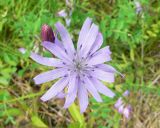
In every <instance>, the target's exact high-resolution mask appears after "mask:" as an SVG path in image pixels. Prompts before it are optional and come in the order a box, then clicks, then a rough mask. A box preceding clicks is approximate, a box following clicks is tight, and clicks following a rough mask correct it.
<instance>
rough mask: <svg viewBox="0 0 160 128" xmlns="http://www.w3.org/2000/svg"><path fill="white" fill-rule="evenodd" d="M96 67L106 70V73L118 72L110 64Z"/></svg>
mask: <svg viewBox="0 0 160 128" xmlns="http://www.w3.org/2000/svg"><path fill="white" fill-rule="evenodd" d="M96 67H98V68H99V69H101V70H104V71H106V72H111V73H115V72H117V71H116V69H115V68H113V67H112V66H110V65H108V64H99V65H96Z"/></svg>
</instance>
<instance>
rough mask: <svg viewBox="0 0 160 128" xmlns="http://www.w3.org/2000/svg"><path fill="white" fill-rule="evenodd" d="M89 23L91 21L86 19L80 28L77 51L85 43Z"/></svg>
mask: <svg viewBox="0 0 160 128" xmlns="http://www.w3.org/2000/svg"><path fill="white" fill-rule="evenodd" d="M91 22H92V19H91V18H87V19H86V20H85V22H84V24H83V26H82V28H81V31H80V33H79V38H78V43H77V48H78V50H79V49H80V47H81V46H82V44H83V43H84V41H85V37H86V35H87V33H88V32H89V29H90V26H91Z"/></svg>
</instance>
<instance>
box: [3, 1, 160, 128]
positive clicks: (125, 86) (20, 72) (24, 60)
mask: <svg viewBox="0 0 160 128" xmlns="http://www.w3.org/2000/svg"><path fill="white" fill-rule="evenodd" d="M86 17H91V18H92V19H93V21H94V22H95V23H96V24H98V25H99V27H100V31H101V32H102V34H103V38H104V42H103V46H102V47H104V46H106V45H109V46H110V49H111V51H112V61H111V62H110V63H109V64H110V65H112V66H114V67H115V68H116V69H117V70H118V71H119V72H121V73H122V74H124V75H125V77H124V78H122V77H121V76H120V75H116V80H115V83H114V84H107V83H105V84H106V86H108V87H109V88H110V89H112V90H113V91H114V92H115V93H116V97H115V98H114V99H110V98H108V97H105V96H102V97H103V100H104V102H103V103H97V102H96V101H95V100H94V99H93V98H90V104H89V107H88V109H87V111H86V112H85V113H84V114H83V115H81V114H80V113H79V108H78V104H77V103H75V104H73V105H72V106H71V107H70V108H69V109H68V110H65V109H63V103H64V100H63V99H54V100H51V101H49V102H47V103H43V102H41V101H40V100H39V98H40V96H41V95H42V94H43V93H44V92H45V91H46V89H47V88H48V87H50V86H51V85H52V84H51V83H45V84H43V85H40V86H35V85H34V82H33V80H32V79H33V77H34V76H36V75H37V74H39V73H40V72H44V71H46V70H47V68H46V67H45V66H42V65H39V64H37V63H35V62H34V61H32V60H31V59H29V53H30V51H31V50H33V51H35V52H38V53H40V54H44V55H48V53H46V52H44V51H43V49H42V47H41V46H40V43H41V36H40V33H41V26H42V25H43V24H48V25H50V26H52V28H53V30H54V23H55V22H57V21H61V22H62V23H63V24H64V25H65V26H66V27H67V29H68V31H69V32H70V34H71V36H72V38H73V41H74V43H76V41H77V38H78V33H79V31H80V29H81V26H82V24H83V22H84V20H85V19H86ZM21 47H24V48H26V49H27V51H26V53H25V54H22V53H20V52H19V50H18V49H19V48H21ZM42 52H43V53H42ZM52 83H53V82H52ZM126 90H128V91H129V92H130V93H129V95H128V96H127V97H124V96H123V93H124V92H125V91H126ZM119 97H122V99H123V102H124V104H125V105H126V104H129V105H131V107H132V110H131V111H130V115H129V118H126V117H125V116H124V115H123V114H120V113H119V112H118V110H117V109H115V107H114V104H115V103H116V101H117V99H118V98H119ZM0 127H1V128H29V127H30V128H54V127H56V128H85V127H88V128H160V1H159V0H99V1H97V0H90V1H89V0H66V1H65V0H64V1H62V0H61V1H60V0H0Z"/></svg>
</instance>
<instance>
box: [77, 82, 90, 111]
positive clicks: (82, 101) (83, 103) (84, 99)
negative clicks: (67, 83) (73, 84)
mask: <svg viewBox="0 0 160 128" xmlns="http://www.w3.org/2000/svg"><path fill="white" fill-rule="evenodd" d="M78 99H79V105H80V111H81V113H83V112H85V111H86V109H87V106H88V102H89V101H88V92H87V89H86V88H85V87H84V85H83V84H82V83H81V82H80V83H79V86H78Z"/></svg>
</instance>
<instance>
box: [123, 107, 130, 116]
mask: <svg viewBox="0 0 160 128" xmlns="http://www.w3.org/2000/svg"><path fill="white" fill-rule="evenodd" d="M131 112H132V107H131V105H127V106H126V107H125V108H124V110H123V115H124V116H125V117H126V118H127V119H129V118H130V117H131Z"/></svg>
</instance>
